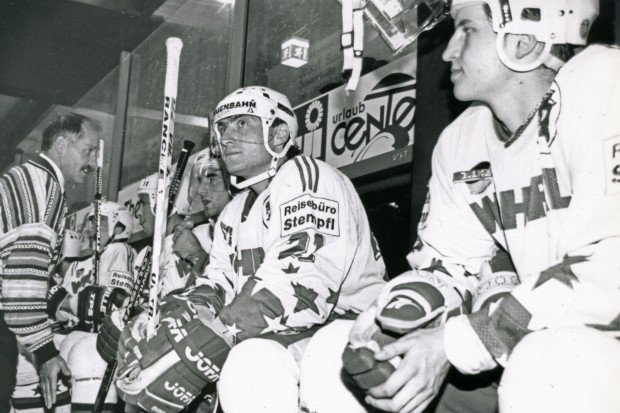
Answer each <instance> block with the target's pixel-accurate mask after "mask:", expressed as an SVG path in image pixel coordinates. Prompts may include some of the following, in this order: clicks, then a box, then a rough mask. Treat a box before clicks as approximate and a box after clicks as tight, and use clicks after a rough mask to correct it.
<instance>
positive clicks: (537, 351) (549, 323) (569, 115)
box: [345, 0, 620, 413]
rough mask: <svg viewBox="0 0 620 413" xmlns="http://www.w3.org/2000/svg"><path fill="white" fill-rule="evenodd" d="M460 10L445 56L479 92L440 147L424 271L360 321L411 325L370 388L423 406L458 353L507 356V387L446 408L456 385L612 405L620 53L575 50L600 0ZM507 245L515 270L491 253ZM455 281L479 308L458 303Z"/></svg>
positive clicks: (540, 399) (619, 304) (590, 407)
mask: <svg viewBox="0 0 620 413" xmlns="http://www.w3.org/2000/svg"><path fill="white" fill-rule="evenodd" d="M451 14H452V17H453V18H454V24H455V32H454V34H453V36H452V38H451V39H450V42H449V44H448V46H447V48H446V50H445V52H444V54H443V58H444V60H445V61H446V62H448V63H450V65H451V80H452V82H453V84H454V93H455V96H456V97H457V98H458V99H460V100H466V101H476V102H478V103H476V104H474V105H472V106H471V107H470V108H469V109H467V110H466V111H465V112H464V113H463V114H461V116H459V117H458V118H457V119H456V120H455V121H454V122H453V123H452V124H451V125H450V126H448V127H447V128H446V129H445V130H444V132H443V133H442V135H441V137H440V139H439V141H438V143H437V146H436V148H435V151H434V154H433V163H432V168H433V174H432V177H431V180H430V183H429V199H428V202H427V206H426V208H428V215H427V216H426V218H425V220H424V221H422V222H420V225H419V231H418V235H419V240H418V242H417V243H416V245H415V246H414V249H413V251H412V252H411V253H410V254H409V255H408V260H409V262H410V264H411V266H412V269H413V270H412V271H411V272H410V273H409V274H407V275H403V276H400V277H397V278H396V279H394V280H393V282H390V284H389V285H388V286H386V288H385V289H384V291H383V292H382V293H381V294H380V296H379V299H378V300H377V302H376V303H375V304H374V305H373V306H372V307H371V310H369V311H368V312H367V313H365V314H363V315H362V316H361V317H359V318H358V321H357V322H356V324H355V326H354V328H353V330H352V332H351V335H350V340H351V345H352V346H353V347H359V346H363V345H364V342H370V341H373V340H369V337H374V338H377V337H380V336H381V332H380V331H379V328H378V327H377V324H375V323H379V324H380V325H381V326H382V327H383V328H384V329H385V330H391V331H395V332H400V333H402V332H407V331H411V330H413V331H411V332H409V333H407V334H406V335H404V336H402V338H400V339H398V340H397V341H396V342H394V343H392V344H388V345H385V346H383V347H382V348H381V350H380V351H377V352H376V353H375V354H374V360H375V361H376V365H381V363H384V362H386V361H388V360H393V361H400V364H398V363H396V362H395V363H394V364H398V367H397V368H396V370H395V372H394V373H393V374H391V375H389V378H387V381H385V382H384V383H383V384H380V385H373V386H370V389H369V390H368V391H367V397H366V401H367V402H368V403H369V404H370V405H372V406H374V407H377V408H379V409H381V410H386V411H391V412H396V411H398V412H420V411H422V410H423V409H424V408H425V407H426V406H427V405H428V404H429V403H430V402H431V401H432V400H433V399H434V398H435V396H436V395H437V394H438V392H439V389H440V387H441V385H442V383H443V382H444V378H445V377H446V374H447V372H448V370H449V367H450V366H453V367H455V368H456V369H457V370H459V371H460V372H461V373H464V374H466V375H470V377H471V376H473V375H478V374H484V373H485V372H490V371H491V370H494V369H497V368H499V369H500V374H501V381H500V384H499V397H497V396H494V393H495V394H496V393H497V392H496V390H495V389H496V388H497V386H491V387H486V388H482V389H479V390H474V391H470V392H465V391H462V392H459V394H458V396H459V401H458V405H456V406H455V405H454V404H453V405H452V406H450V405H448V401H449V400H448V399H449V397H448V396H450V395H452V396H453V395H454V394H456V393H457V390H456V389H454V388H451V387H450V385H448V387H447V390H446V393H445V394H444V396H443V397H442V398H441V399H440V401H439V407H438V408H437V411H441V412H446V411H459V412H470V411H472V412H473V411H476V412H487V411H488V412H491V411H497V409H498V406H499V410H500V411H501V412H528V413H529V412H584V411H596V412H612V411H617V409H618V406H620V395H619V394H618V392H617V391H616V390H615V389H617V388H618V386H620V344H619V342H618V341H617V340H614V338H617V337H618V336H620V326H619V325H618V319H619V317H620V288H619V287H620V267H619V265H618V258H617V251H618V250H619V249H620V183H619V182H620V180H618V179H617V178H618V176H617V172H618V169H619V168H620V166H619V165H620V163H619V156H618V154H619V153H620V151H619V149H618V148H620V121H619V120H618V117H617V115H616V114H617V113H618V112H619V111H620V51H618V50H617V49H614V48H610V47H606V46H602V45H595V46H589V47H586V48H585V49H583V50H582V51H580V52H579V53H578V54H576V55H575V56H574V57H572V58H570V59H568V61H564V60H566V58H567V57H568V56H569V55H570V51H571V49H573V48H574V47H577V48H581V47H583V46H585V45H586V38H587V35H588V30H589V28H590V26H591V25H592V22H593V20H594V19H595V18H596V16H597V14H598V2H597V1H595V0H585V1H584V0H579V1H573V0H553V1H549V0H546V1H530V0H501V1H500V0H486V1H471V0H454V1H453V2H452V7H451ZM566 52H569V53H566ZM498 251H500V252H501V253H503V254H506V253H507V254H508V255H509V259H510V260H509V262H508V264H509V265H506V266H505V267H506V270H504V271H496V270H495V269H494V268H492V267H493V266H492V265H491V266H490V265H489V263H492V262H493V259H494V255H493V254H494V253H496V252H498ZM510 267H513V269H512V270H511V269H510ZM455 293H457V295H458V296H460V297H462V300H464V301H469V298H471V306H472V312H471V313H470V314H463V315H456V316H454V313H457V314H458V311H455V312H454V311H451V310H455V309H458V308H459V306H458V302H455V301H454V294H455ZM427 308H428V309H430V310H429V311H426V309H427ZM408 309H409V310H408ZM415 309H417V311H414V310H415ZM420 309H425V310H424V311H419V310H420ZM435 310H437V311H435ZM407 325H408V326H409V327H407ZM408 328H409V329H408ZM351 353H352V352H351V351H350V350H347V351H346V352H345V358H346V357H351ZM347 360H348V361H350V360H351V358H349V359H347ZM358 364H359V363H358ZM349 367H350V368H349V371H350V372H351V373H352V374H353V376H354V377H353V378H354V379H356V373H357V372H356V371H355V367H356V366H355V363H352V364H351V365H350V366H349ZM502 368H503V371H502V370H501V369H502ZM357 379H359V377H357ZM384 380H385V379H384ZM359 382H360V381H358V383H359ZM483 398H486V399H487V403H480V402H481V401H483ZM360 409H361V407H360ZM347 411H356V410H354V409H350V410H347ZM360 411H361V410H360Z"/></svg>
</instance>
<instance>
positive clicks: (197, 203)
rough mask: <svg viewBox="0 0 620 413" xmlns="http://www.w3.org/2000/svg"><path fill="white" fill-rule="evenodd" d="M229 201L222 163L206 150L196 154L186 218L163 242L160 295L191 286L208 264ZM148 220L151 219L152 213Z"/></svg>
mask: <svg viewBox="0 0 620 413" xmlns="http://www.w3.org/2000/svg"><path fill="white" fill-rule="evenodd" d="M231 198H232V193H231V190H230V178H229V176H228V174H227V173H226V169H225V167H224V165H223V161H222V160H221V159H216V158H213V157H211V153H210V152H209V151H207V152H205V153H201V154H199V155H198V156H197V157H196V158H195V159H194V162H193V165H192V169H191V172H190V182H189V185H188V193H187V200H188V205H189V207H190V208H189V209H188V211H187V212H188V215H187V216H186V217H185V219H184V220H183V222H182V223H181V224H177V225H176V226H175V227H174V230H173V231H174V234H170V235H168V236H167V237H166V239H165V241H164V252H163V259H162V265H163V266H164V271H163V277H162V278H163V285H162V292H161V295H162V296H166V295H168V294H169V293H170V292H171V291H174V290H179V289H186V288H189V287H191V286H193V284H194V281H195V280H196V275H200V274H201V273H202V270H203V269H204V267H205V265H206V264H207V262H208V257H209V252H210V251H211V246H212V243H213V234H214V226H215V220H216V219H217V217H218V216H219V215H220V213H221V212H222V210H223V209H224V207H225V206H226V204H228V202H229V201H230V199H231ZM192 212H193V214H192ZM143 215H144V214H143ZM149 217H150V219H154V215H153V214H149ZM143 219H144V218H143ZM147 226H148V224H147Z"/></svg>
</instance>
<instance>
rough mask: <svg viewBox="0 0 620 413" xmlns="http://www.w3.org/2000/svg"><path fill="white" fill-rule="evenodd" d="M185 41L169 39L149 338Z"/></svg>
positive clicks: (156, 298) (156, 297)
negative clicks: (182, 50)
mask: <svg viewBox="0 0 620 413" xmlns="http://www.w3.org/2000/svg"><path fill="white" fill-rule="evenodd" d="M182 48H183V42H182V41H181V39H179V38H177V37H170V38H168V40H167V41H166V51H167V63H166V83H165V85H164V110H163V119H162V129H161V146H160V154H159V174H158V180H157V202H156V206H155V226H154V231H153V256H152V259H151V260H152V262H153V264H152V265H151V278H150V283H149V313H148V321H147V325H146V336H147V339H148V338H151V337H152V336H153V334H154V333H155V326H156V324H157V320H158V318H159V287H160V279H159V260H160V258H159V257H160V255H161V249H162V245H163V241H164V236H165V235H166V221H167V219H168V210H167V207H168V192H167V186H168V182H169V179H170V168H171V163H172V144H173V140H174V115H175V105H176V98H177V86H178V80H179V60H180V57H181V49H182Z"/></svg>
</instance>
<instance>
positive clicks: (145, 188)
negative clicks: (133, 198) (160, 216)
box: [137, 176, 157, 215]
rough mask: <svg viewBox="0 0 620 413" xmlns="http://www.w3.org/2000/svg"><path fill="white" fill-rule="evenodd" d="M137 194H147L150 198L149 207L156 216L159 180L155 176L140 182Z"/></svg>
mask: <svg viewBox="0 0 620 413" xmlns="http://www.w3.org/2000/svg"><path fill="white" fill-rule="evenodd" d="M137 194H138V195H140V194H146V195H148V196H149V205H150V206H151V211H153V215H155V204H156V203H157V178H156V177H154V176H149V177H146V178H144V179H143V180H142V181H140V186H138V192H137Z"/></svg>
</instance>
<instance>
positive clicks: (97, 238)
mask: <svg viewBox="0 0 620 413" xmlns="http://www.w3.org/2000/svg"><path fill="white" fill-rule="evenodd" d="M96 179H97V183H96V189H95V254H94V256H95V262H94V268H93V277H94V280H95V282H94V284H95V285H98V284H99V263H100V262H101V197H102V195H101V192H102V191H103V139H99V153H98V154H97V178H96Z"/></svg>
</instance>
